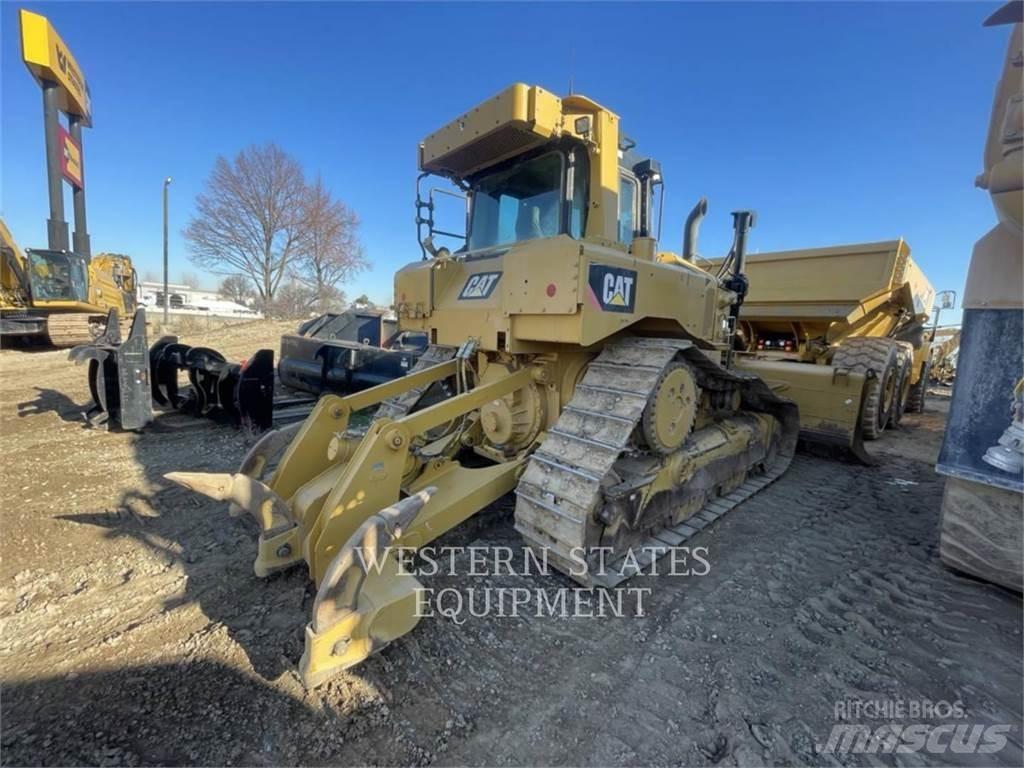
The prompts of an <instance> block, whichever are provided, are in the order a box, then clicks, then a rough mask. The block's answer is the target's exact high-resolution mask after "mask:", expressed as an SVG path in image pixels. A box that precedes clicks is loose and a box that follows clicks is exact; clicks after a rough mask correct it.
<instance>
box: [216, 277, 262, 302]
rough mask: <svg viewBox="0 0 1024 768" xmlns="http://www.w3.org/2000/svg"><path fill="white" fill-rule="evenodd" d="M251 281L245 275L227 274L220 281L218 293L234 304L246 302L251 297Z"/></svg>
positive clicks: (252, 292)
mask: <svg viewBox="0 0 1024 768" xmlns="http://www.w3.org/2000/svg"><path fill="white" fill-rule="evenodd" d="M253 294H254V291H253V287H252V281H251V280H250V279H249V278H247V277H246V276H245V275H228V276H227V277H225V278H224V279H223V280H221V283H220V295H221V296H223V297H224V298H225V299H227V300H228V301H233V302H235V303H236V304H248V303H249V301H250V300H251V299H252V298H253Z"/></svg>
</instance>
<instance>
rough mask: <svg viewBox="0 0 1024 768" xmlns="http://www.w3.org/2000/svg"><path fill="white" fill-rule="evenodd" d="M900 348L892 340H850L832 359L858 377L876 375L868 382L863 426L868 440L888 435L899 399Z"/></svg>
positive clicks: (842, 345)
mask: <svg viewBox="0 0 1024 768" xmlns="http://www.w3.org/2000/svg"><path fill="white" fill-rule="evenodd" d="M897 349H898V347H897V344H896V342H894V341H892V340H891V339H870V338H858V339H847V340H846V341H844V342H843V343H842V344H840V345H839V349H837V350H836V353H835V355H833V357H832V365H834V366H836V367H837V368H849V369H850V370H852V371H856V372H858V373H867V372H868V371H874V372H875V378H873V379H871V380H869V381H868V391H867V394H866V395H865V398H864V413H863V416H862V417H861V426H862V427H863V431H864V438H865V439H866V440H877V439H878V438H879V437H880V436H881V434H882V432H884V431H885V427H886V425H888V423H889V418H890V416H891V415H892V410H893V408H894V406H895V404H896V401H897V399H898V395H899V389H898V387H899V383H900V382H899V373H900V371H899V359H898V355H897V351H896V350H897Z"/></svg>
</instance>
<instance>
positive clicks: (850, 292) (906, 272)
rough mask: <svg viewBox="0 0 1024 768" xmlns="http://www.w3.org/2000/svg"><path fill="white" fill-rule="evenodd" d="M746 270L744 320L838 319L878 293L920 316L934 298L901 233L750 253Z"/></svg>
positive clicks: (877, 295) (926, 279) (846, 315)
mask: <svg viewBox="0 0 1024 768" xmlns="http://www.w3.org/2000/svg"><path fill="white" fill-rule="evenodd" d="M712 263H713V264H714V263H716V262H714V261H713V262H712ZM717 263H720V260H719V261H718V262H717ZM746 274H747V277H748V279H749V280H750V292H749V293H748V294H747V298H746V300H745V301H744V303H743V309H742V311H741V313H740V316H741V317H742V319H743V320H749V321H759V320H788V321H801V322H830V321H838V320H843V319H845V318H847V317H848V316H849V315H850V314H851V313H853V312H855V311H856V310H857V309H858V308H859V307H861V305H864V304H866V303H869V302H872V300H874V299H878V298H882V297H888V298H889V299H890V300H893V301H897V302H898V303H899V304H901V305H902V306H903V307H905V308H906V309H907V310H908V311H910V312H911V313H913V314H914V315H916V316H918V317H919V318H921V319H925V318H927V317H928V316H929V315H930V313H931V308H932V302H933V301H934V298H935V290H934V288H932V285H931V283H930V282H928V278H927V277H925V275H924V273H923V272H922V271H921V269H920V267H918V266H917V264H916V263H915V262H914V260H913V259H912V258H911V257H910V246H909V245H907V243H906V241H905V240H903V239H899V240H884V241H881V242H877V243H855V244H851V245H839V246H833V247H829V248H809V249H802V250H793V251H775V252H772V253H760V254H751V255H749V256H747V263H746Z"/></svg>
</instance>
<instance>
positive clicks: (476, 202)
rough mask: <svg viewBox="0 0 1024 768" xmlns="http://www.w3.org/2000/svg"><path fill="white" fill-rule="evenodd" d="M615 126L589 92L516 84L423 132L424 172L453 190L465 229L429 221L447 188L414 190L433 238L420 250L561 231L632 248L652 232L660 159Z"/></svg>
mask: <svg viewBox="0 0 1024 768" xmlns="http://www.w3.org/2000/svg"><path fill="white" fill-rule="evenodd" d="M618 122H619V121H618V117H617V116H616V115H614V114H613V113H611V112H610V111H608V110H607V109H605V108H604V107H601V106H600V105H598V104H596V103H595V102H593V101H591V100H590V99H587V98H586V97H583V96H568V97H566V98H564V99H558V98H556V97H555V96H553V95H552V94H550V93H548V92H546V91H544V90H543V89H540V88H537V87H530V86H525V85H522V84H517V85H513V86H511V87H510V88H507V89H506V90H505V91H502V92H501V93H500V94H498V95H497V96H496V97H494V98H492V99H490V100H488V101H487V102H484V103H483V104H481V105H479V106H478V107H477V108H475V109H474V110H473V111H472V112H470V113H467V114H466V115H463V116H462V117H460V118H458V119H457V120H455V121H453V122H452V123H450V124H448V125H446V126H445V127H444V128H442V129H440V130H439V131H436V132H435V133H433V134H431V135H430V136H428V137H427V138H426V139H425V140H424V142H423V144H422V145H421V146H420V169H421V171H423V175H422V176H421V178H423V176H426V175H430V174H434V175H437V176H440V177H443V178H445V179H447V180H449V181H450V182H452V183H453V184H454V185H455V186H456V187H458V189H459V190H460V193H462V194H464V195H465V198H466V226H465V234H464V235H460V234H457V233H455V232H453V231H452V228H450V227H449V228H448V229H442V228H440V227H436V226H435V224H434V221H433V217H434V215H435V210H436V205H435V197H434V193H436V192H438V191H443V190H432V194H431V196H430V198H429V199H428V200H423V199H421V198H419V196H418V200H417V207H418V210H420V211H427V212H428V213H427V214H426V215H425V216H423V217H422V218H418V223H423V224H427V226H428V235H429V237H430V240H431V241H430V242H429V243H425V245H427V246H428V247H427V248H426V251H425V253H426V252H428V251H429V252H431V253H434V254H435V255H436V252H437V249H436V248H434V247H433V243H432V241H433V238H434V237H435V236H443V237H449V238H457V239H460V240H463V241H464V242H463V245H462V246H461V247H460V248H458V250H457V251H456V252H458V253H460V254H461V253H469V254H478V253H481V252H487V251H490V250H492V249H494V250H497V249H501V248H509V247H511V246H514V245H515V244H518V243H523V242H526V241H529V240H535V239H541V238H549V237H556V236H559V235H568V236H569V237H572V238H574V239H577V240H580V239H589V240H596V241H599V242H601V243H602V244H605V245H615V246H618V247H620V248H622V249H625V250H627V251H628V250H629V249H630V246H631V245H632V243H633V240H634V238H636V237H652V235H654V234H655V232H656V229H657V227H656V226H655V215H654V210H655V203H656V199H657V198H658V195H657V191H658V189H659V188H660V185H661V173H660V165H659V164H658V163H657V161H655V160H651V159H649V158H644V157H642V156H640V155H639V154H637V153H636V152H635V151H634V147H635V142H633V141H632V140H631V139H629V138H628V137H626V136H624V135H622V134H621V133H620V132H619V125H618ZM446 194H448V193H447V192H446ZM462 194H459V195H457V196H459V197H462ZM423 239H424V238H422V237H421V240H423Z"/></svg>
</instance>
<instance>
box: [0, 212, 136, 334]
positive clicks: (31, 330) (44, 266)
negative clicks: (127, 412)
mask: <svg viewBox="0 0 1024 768" xmlns="http://www.w3.org/2000/svg"><path fill="white" fill-rule="evenodd" d="M135 290H136V276H135V270H134V269H133V267H132V262H131V259H130V258H128V257H127V256H121V255H118V254H106V253H104V254H100V255H99V256H94V257H93V258H91V259H86V258H84V257H82V256H79V255H77V254H74V253H70V252H68V251H49V250H39V249H34V248H29V249H28V250H26V251H24V252H22V250H21V249H20V248H19V247H18V244H17V243H16V242H15V241H14V238H13V237H12V235H11V232H10V230H8V229H7V225H6V224H5V223H4V221H3V220H2V219H0V337H2V340H3V342H4V344H5V346H6V344H7V343H8V342H9V341H10V340H11V339H15V338H18V339H23V338H38V339H43V340H45V341H47V342H48V343H50V344H52V345H53V346H56V347H73V346H75V345H76V344H85V343H87V342H89V341H91V340H92V339H94V338H96V337H97V336H99V335H100V334H102V333H103V330H104V328H105V327H106V322H107V313H108V312H109V311H110V310H111V309H116V310H117V311H118V314H119V316H121V317H124V318H130V317H131V315H132V312H133V311H134V310H135Z"/></svg>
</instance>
